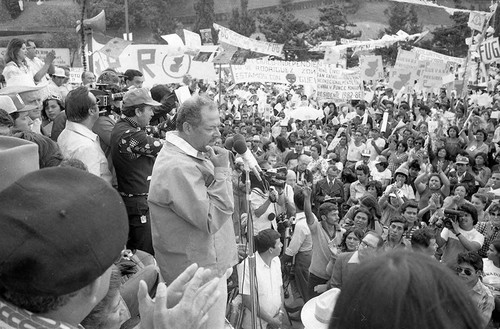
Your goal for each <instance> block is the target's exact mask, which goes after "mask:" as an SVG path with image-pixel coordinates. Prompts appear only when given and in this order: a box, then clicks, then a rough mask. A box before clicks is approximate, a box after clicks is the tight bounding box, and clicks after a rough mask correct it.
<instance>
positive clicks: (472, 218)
mask: <svg viewBox="0 0 500 329" xmlns="http://www.w3.org/2000/svg"><path fill="white" fill-rule="evenodd" d="M457 210H458V211H455V210H450V209H440V210H439V211H438V212H437V213H436V216H433V218H431V225H435V227H436V228H437V230H436V242H437V244H438V245H439V247H441V248H442V249H443V256H442V258H441V261H442V262H443V263H446V264H447V265H448V266H450V267H452V268H453V267H454V266H456V265H457V264H456V262H457V255H458V254H459V253H461V252H465V251H478V250H479V249H480V248H481V246H482V245H483V242H484V236H483V235H482V234H481V233H479V232H478V231H477V230H476V229H475V228H474V225H476V223H477V211H476V208H474V206H472V205H470V204H462V205H461V206H460V207H458V209H457ZM436 219H437V220H436Z"/></svg>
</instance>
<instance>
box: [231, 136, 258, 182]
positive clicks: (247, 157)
mask: <svg viewBox="0 0 500 329" xmlns="http://www.w3.org/2000/svg"><path fill="white" fill-rule="evenodd" d="M233 149H234V150H235V151H236V153H238V154H239V155H241V157H242V159H243V162H244V163H245V167H247V168H248V169H250V170H252V171H253V173H254V174H255V176H256V177H257V179H258V180H259V181H261V182H262V178H261V177H260V173H261V172H262V169H261V168H260V166H259V164H258V163H257V160H256V159H255V157H254V156H253V154H252V151H250V150H249V149H248V147H247V143H246V141H245V137H243V136H242V135H240V134H236V135H234V137H233Z"/></svg>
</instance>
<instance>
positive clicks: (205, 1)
mask: <svg viewBox="0 0 500 329" xmlns="http://www.w3.org/2000/svg"><path fill="white" fill-rule="evenodd" d="M194 11H195V12H196V21H195V23H194V28H193V30H194V31H196V32H197V31H199V30H200V29H208V28H212V27H213V24H214V21H215V11H214V0H197V1H196V3H195V4H194Z"/></svg>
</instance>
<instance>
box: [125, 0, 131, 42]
mask: <svg viewBox="0 0 500 329" xmlns="http://www.w3.org/2000/svg"><path fill="white" fill-rule="evenodd" d="M128 33H129V30H128V0H125V35H126V37H125V40H127V41H130V39H129V34H128Z"/></svg>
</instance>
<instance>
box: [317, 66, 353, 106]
mask: <svg viewBox="0 0 500 329" xmlns="http://www.w3.org/2000/svg"><path fill="white" fill-rule="evenodd" d="M317 70H318V73H317V78H316V81H317V97H318V100H323V101H325V100H330V101H334V102H347V101H350V100H352V99H362V90H361V75H360V72H359V68H358V69H357V70H343V69H338V68H335V66H333V65H328V64H320V65H318V69H317Z"/></svg>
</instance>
